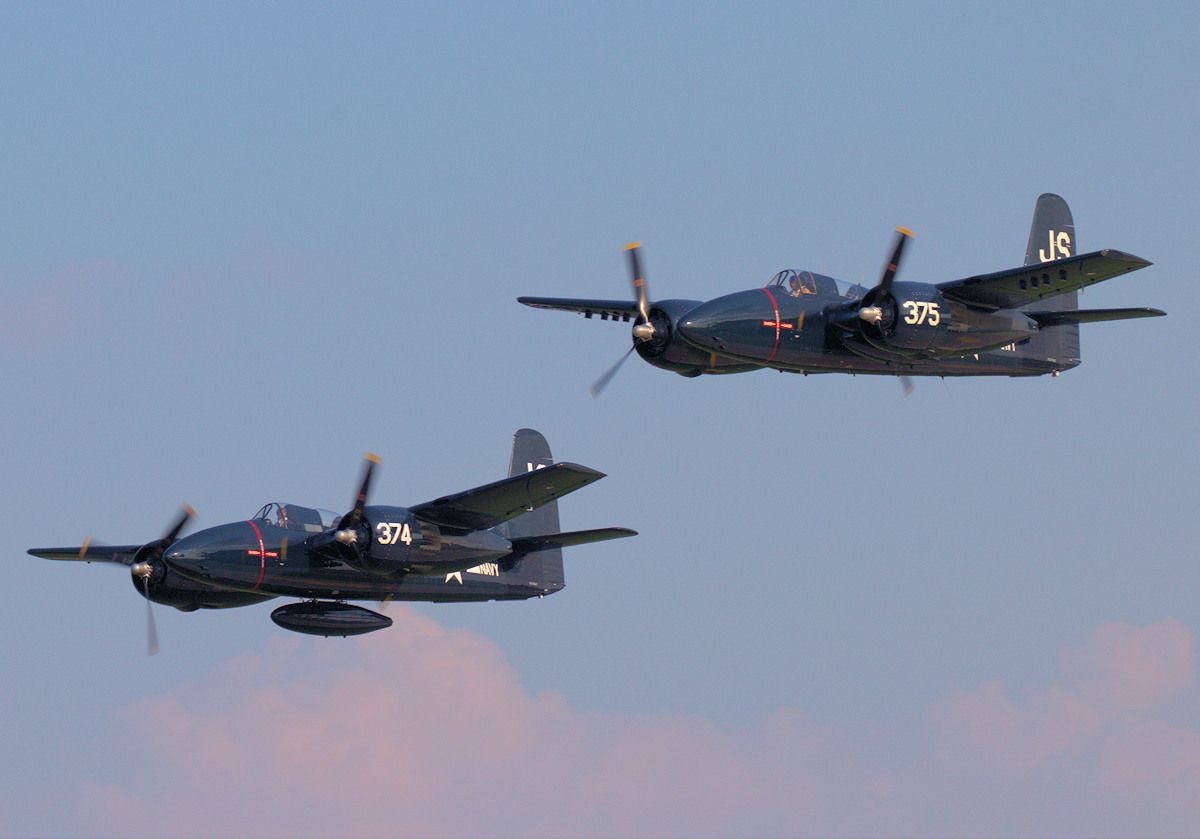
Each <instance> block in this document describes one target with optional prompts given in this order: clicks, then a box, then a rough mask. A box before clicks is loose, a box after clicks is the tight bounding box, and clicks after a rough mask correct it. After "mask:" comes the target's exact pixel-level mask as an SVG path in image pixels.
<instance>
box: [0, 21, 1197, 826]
mask: <svg viewBox="0 0 1200 839" xmlns="http://www.w3.org/2000/svg"><path fill="white" fill-rule="evenodd" d="M1197 36H1200V12H1198V11H1197V10H1196V9H1195V7H1194V6H1189V5H1184V4H1167V3H1164V4H1155V5H1151V6H1145V5H1138V6H1133V5H1116V4H1055V5H1051V6H1046V5H1044V4H1036V5H1035V4H1003V5H997V4H925V3H917V4H903V5H901V4H888V5H884V4H829V5H810V4H803V5H802V4H766V3H763V4H751V5H745V4H715V3H714V4H674V3H651V4H621V3H604V4H570V5H564V4H454V5H445V4H427V5H418V4H371V3H363V4H356V5H332V4H331V5H319V4H303V3H298V4H287V5H274V4H270V5H268V4H254V5H249V4H232V3H230V4H219V3H211V4H195V5H181V4H161V3H144V4H143V3H127V4H121V5H120V6H119V7H116V8H113V7H106V6H102V5H96V4H74V3H64V4H53V5H51V4H26V5H15V4H14V5H6V6H3V7H2V8H0V74H2V77H3V78H4V79H5V80H6V82H5V84H4V85H3V86H0V117H2V118H0V254H2V257H0V300H3V305H0V365H2V368H3V370H4V378H5V381H6V383H7V386H6V389H5V392H6V398H5V399H4V400H3V401H2V402H0V406H2V407H0V433H2V434H3V439H5V440H7V441H8V445H6V446H4V447H3V449H0V475H3V476H4V480H3V482H2V483H0V508H2V509H3V510H4V511H5V513H6V518H7V521H8V525H7V526H6V527H4V528H2V529H0V548H2V554H3V557H4V559H3V561H4V563H5V566H4V570H5V580H6V583H7V586H6V590H7V596H6V598H5V604H6V609H5V610H4V613H5V614H4V617H3V618H0V626H2V627H4V630H5V632H4V637H5V639H6V640H4V641H2V642H0V673H2V674H3V675H4V678H3V680H2V681H0V753H2V754H3V755H4V760H3V761H0V835H5V836H10V835H11V836H31V837H33V836H63V835H79V836H214V835H223V836H254V837H272V836H304V835H314V836H325V835H330V834H338V835H347V836H397V837H400V836H479V835H494V836H562V835H577V836H669V835H678V836H684V835H687V836H702V835H719V836H764V835H780V836H811V835H856V836H860V835H866V836H983V835H1019V836H1044V835H1093V836H1122V835H1131V834H1138V835H1161V836H1172V835H1175V836H1186V835H1189V834H1191V833H1193V832H1194V829H1195V825H1196V823H1197V822H1198V821H1200V712H1198V711H1197V709H1198V708H1200V701H1198V700H1200V682H1198V677H1197V652H1196V636H1197V632H1198V631H1200V611H1198V609H1197V606H1196V602H1197V589H1198V586H1200V571H1198V570H1197V567H1196V552H1195V529H1194V527H1193V526H1192V525H1193V523H1194V520H1195V510H1196V508H1197V502H1198V501H1200V496H1198V492H1197V489H1196V482H1195V478H1194V476H1195V475H1196V473H1197V471H1198V468H1200V457H1198V455H1197V447H1196V443H1195V427H1196V426H1195V417H1196V409H1197V407H1198V402H1200V398H1198V397H1200V393H1198V390H1197V386H1196V375H1195V372H1194V370H1193V369H1192V364H1191V359H1192V357H1193V352H1192V344H1193V341H1192V334H1191V330H1190V329H1189V326H1190V320H1191V319H1190V312H1189V303H1190V295H1186V294H1184V291H1185V290H1187V289H1189V288H1192V287H1193V286H1194V285H1195V284H1196V283H1197V282H1198V281H1200V277H1198V276H1197V269H1196V262H1195V258H1194V255H1193V254H1192V253H1191V251H1190V249H1191V247H1192V245H1193V243H1194V241H1195V231H1196V230H1197V229H1200V209H1198V205H1197V198H1196V196H1197V195H1200V165H1198V164H1200V160H1198V157H1197V152H1196V146H1195V136H1196V131H1197V128H1198V127H1200V105H1198V104H1197V99H1196V96H1195V95H1194V94H1195V90H1196V88H1197V84H1198V83H1200V59H1197V57H1196V53H1195V49H1194V44H1195V42H1196V39H1197ZM1042 192H1057V193H1059V194H1061V195H1063V196H1064V197H1065V198H1066V199H1067V201H1068V202H1069V203H1070V205H1071V208H1072V210H1073V212H1074V217H1075V223H1076V229H1077V236H1078V237H1079V242H1078V246H1079V247H1082V248H1083V249H1084V250H1085V251H1086V250H1094V249H1098V248H1101V247H1112V248H1119V249H1121V250H1125V251H1129V252H1132V253H1134V254H1137V255H1139V256H1142V257H1144V258H1146V259H1149V260H1151V261H1152V262H1154V265H1153V267H1150V268H1148V269H1146V270H1143V271H1139V272H1137V273H1136V274H1133V275H1130V276H1128V277H1124V278H1120V279H1117V280H1114V281H1111V282H1108V283H1104V284H1101V285H1098V286H1095V287H1093V288H1090V289H1088V291H1087V292H1086V294H1085V295H1084V296H1083V299H1082V300H1081V305H1083V306H1085V307H1096V308H1102V307H1124V306H1157V307H1160V308H1163V309H1165V310H1166V311H1167V312H1168V313H1169V316H1168V317H1167V318H1165V319H1159V320H1153V321H1130V322H1119V323H1109V324H1097V325H1091V326H1086V327H1084V331H1083V336H1082V346H1083V364H1082V365H1081V366H1080V367H1078V368H1076V369H1074V370H1072V371H1069V372H1067V373H1065V374H1064V375H1063V376H1061V377H1060V378H1057V379H1051V378H1049V377H1044V378H1038V379H1032V380H1019V379H1014V380H1010V379H975V380H970V379H966V380H947V381H942V380H939V379H921V380H918V387H917V389H916V391H915V392H914V393H912V394H911V395H909V396H905V395H904V392H903V390H902V389H901V387H900V386H899V385H898V384H897V382H896V381H894V380H892V379H889V378H883V377H852V376H842V375H833V376H813V377H797V376H791V375H782V374H777V373H774V372H769V371H761V372H756V373H749V374H744V375H738V376H729V377H703V378H701V379H695V380H688V379H683V378H681V377H679V376H676V375H674V374H671V373H668V372H665V371H661V370H657V369H654V368H652V367H650V366H648V365H646V364H643V363H641V362H640V361H638V360H631V361H630V362H629V363H628V364H627V365H626V366H625V368H624V369H623V370H622V371H621V373H620V375H619V376H618V377H617V378H616V379H615V380H614V381H613V383H612V384H611V385H610V386H609V388H608V389H607V390H606V391H605V393H604V395H603V396H602V398H600V399H598V400H593V399H592V398H591V397H590V396H589V395H588V390H587V388H588V385H589V384H590V383H591V382H592V381H594V380H595V379H596V378H597V377H599V376H600V375H601V373H603V371H604V370H605V369H606V368H607V367H608V366H609V365H611V364H612V363H613V362H614V361H616V360H617V358H618V357H619V356H620V355H621V353H623V352H624V351H625V350H626V349H627V348H628V346H629V341H630V337H629V334H628V331H627V330H628V326H621V325H616V324H612V323H607V322H600V321H598V320H590V321H585V320H583V319H582V318H580V317H578V316H575V315H569V314H566V313H558V312H545V311H536V310H533V309H528V308H526V307H522V306H520V305H518V304H517V303H516V302H515V298H516V297H517V296H519V295H522V294H532V295H555V296H577V297H602V298H620V297H623V296H625V295H626V294H628V293H629V291H628V279H627V276H626V266H625V262H624V255H623V253H622V247H623V246H624V244H625V243H627V242H629V241H631V240H635V239H636V240H639V241H641V242H643V244H644V250H643V263H644V267H645V269H646V272H647V276H648V281H649V289H650V295H651V297H652V298H654V297H663V298H665V297H686V298H693V299H707V298H709V297H713V296H717V295H719V294H722V293H726V292H730V291H735V290H740V289H745V288H753V287H756V286H758V285H761V284H763V283H765V282H766V281H767V280H768V279H769V278H770V277H771V276H772V275H773V274H774V273H775V272H776V271H778V270H780V269H782V268H798V269H805V268H807V269H810V270H817V271H823V272H825V273H828V274H831V275H833V276H836V277H839V278H844V279H847V280H850V281H861V282H864V283H866V284H868V285H869V284H871V283H873V281H874V280H875V278H876V277H877V276H878V275H879V272H880V270H881V267H882V265H883V262H884V260H885V259H886V257H887V250H888V248H889V245H890V243H891V237H892V235H893V233H892V231H893V228H895V227H896V226H904V227H907V228H909V229H911V230H913V231H914V232H915V233H916V238H915V240H914V241H913V242H912V243H911V246H910V248H909V250H908V252H907V254H906V262H905V265H904V266H903V269H902V270H903V274H904V278H905V279H909V280H925V281H929V282H940V281H944V280H950V279H955V278H959V277H964V276H969V275H971V274H975V273H980V272H986V271H993V270H1000V269H1003V268H1008V267H1013V266H1015V265H1017V264H1019V263H1020V262H1021V261H1022V258H1023V255H1024V249H1025V243H1026V239H1027V237H1028V229H1029V223H1030V219H1031V215H1032V211H1033V205H1034V201H1035V200H1036V198H1037V196H1038V194H1039V193H1042ZM520 427H533V428H537V429H539V430H541V431H542V432H543V433H544V434H545V435H546V436H547V438H548V439H549V441H550V444H551V447H552V450H553V452H554V454H555V456H556V457H558V458H560V459H563V460H571V461H575V462H579V463H583V464H586V465H588V466H591V467H594V468H597V469H600V470H602V471H604V472H606V473H608V477H607V478H606V479H605V480H603V481H600V482H599V483H597V484H595V485H593V486H590V487H588V488H587V489H586V490H585V491H583V492H580V493H578V494H575V495H572V496H571V497H570V498H568V499H565V500H564V501H563V502H562V503H561V504H560V510H561V516H562V523H563V526H564V528H567V529H577V528H586V527H602V526H611V525H619V526H626V527H632V528H635V529H636V530H638V531H639V533H640V535H639V536H638V537H637V538H636V539H629V540H622V541H617V542H609V543H604V544H598V545H591V546H583V547H579V548H576V549H572V550H570V551H569V552H567V555H566V563H567V564H566V576H567V587H566V589H565V590H564V591H562V592H561V593H559V594H556V595H554V596H553V597H549V598H545V599H543V600H534V601H527V602H520V603H501V604H495V603H493V604H457V605H433V604H415V605H411V606H410V605H400V604H396V605H393V606H392V607H391V608H390V609H389V612H388V614H389V615H390V616H391V617H392V618H393V619H394V620H395V625H394V626H393V627H392V628H391V629H389V630H387V631H386V632H380V633H376V634H373V635H370V636H365V637H362V638H357V639H320V638H309V637H304V636H298V635H294V634H291V633H287V632H285V631H284V630H282V629H280V628H278V627H276V626H275V625H274V624H273V623H272V622H271V621H270V620H269V613H270V610H271V609H272V608H273V607H274V606H275V605H278V603H267V604H261V605H258V606H253V607H247V608H243V609H235V610H228V611H219V612H204V611H202V612H196V613H192V614H184V613H180V612H177V611H175V610H172V609H169V608H163V607H159V608H157V611H156V616H157V620H158V630H159V638H160V642H161V646H162V651H161V653H160V654H159V655H157V656H154V657H147V656H146V655H145V609H144V601H143V600H142V599H141V598H140V597H139V596H138V594H137V593H136V592H135V591H134V589H133V586H132V584H131V581H130V580H129V578H128V575H127V572H126V571H125V570H124V569H119V568H112V567H104V566H78V565H73V564H68V563H51V562H45V561H40V560H37V559H35V558H33V557H30V556H28V555H26V554H25V550H26V549H27V548H29V547H33V546H41V545H60V544H78V543H80V542H81V541H82V540H83V539H84V538H85V537H93V538H96V539H99V540H105V541H108V542H110V543H132V542H139V541H149V540H152V539H154V538H157V537H158V536H159V535H161V533H162V531H163V530H164V529H165V528H166V527H167V526H168V524H169V523H170V521H171V519H172V517H173V516H174V515H175V514H176V512H177V510H178V507H179V505H180V504H181V503H183V502H188V503H190V504H192V505H194V506H195V507H196V508H197V510H198V512H199V518H198V520H197V522H196V526H209V525H213V524H217V523H220V522H225V521H232V520H237V519H240V518H245V517H247V516H249V515H250V514H251V513H252V512H253V511H254V510H256V509H258V508H259V507H260V506H261V505H262V504H263V503H265V502H267V501H272V500H280V501H293V502H296V503H302V504H306V505H310V506H320V507H327V508H333V509H344V508H346V507H348V506H349V505H350V503H351V501H352V496H353V493H354V491H355V482H356V479H357V476H358V474H359V469H360V463H361V456H362V453H363V452H365V451H373V452H377V453H379V455H381V456H382V458H383V463H382V466H381V468H380V471H379V472H378V473H377V480H376V483H375V486H374V488H373V499H374V500H378V501H379V502H380V503H389V504H397V505H410V504H416V503H420V502H422V501H426V500H429V499H431V498H435V497H437V496H439V495H442V494H445V493H447V492H451V491H455V490H459V489H464V488H467V487H470V486H475V485H477V484H481V483H486V482H488V481H491V480H494V479H496V478H498V477H501V476H502V475H503V474H504V470H505V468H506V467H507V462H508V454H509V447H510V445H511V436H512V433H513V431H514V430H516V429H517V428H520Z"/></svg>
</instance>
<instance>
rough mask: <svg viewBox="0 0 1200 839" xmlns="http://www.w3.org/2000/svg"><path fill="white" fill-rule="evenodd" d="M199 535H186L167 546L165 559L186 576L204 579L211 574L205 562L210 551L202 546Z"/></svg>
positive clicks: (173, 568)
mask: <svg viewBox="0 0 1200 839" xmlns="http://www.w3.org/2000/svg"><path fill="white" fill-rule="evenodd" d="M197 535H199V534H193V535H191V536H185V537H183V538H182V539H180V540H179V541H178V542H176V543H175V544H173V545H171V546H170V547H169V548H167V551H166V553H164V554H163V561H164V562H166V563H167V566H168V567H169V568H171V570H173V571H176V572H178V573H179V574H181V575H183V576H184V577H188V578H190V579H193V580H200V581H204V580H206V579H207V578H209V577H210V576H211V573H210V571H209V569H208V567H207V566H206V564H205V559H207V557H208V552H207V551H206V550H204V549H203V548H202V545H203V540H199V539H197V538H196V536H197Z"/></svg>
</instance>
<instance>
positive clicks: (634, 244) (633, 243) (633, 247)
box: [625, 242, 642, 251]
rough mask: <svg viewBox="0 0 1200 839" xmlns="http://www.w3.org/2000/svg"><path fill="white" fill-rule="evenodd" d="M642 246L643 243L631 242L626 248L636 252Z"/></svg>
mask: <svg viewBox="0 0 1200 839" xmlns="http://www.w3.org/2000/svg"><path fill="white" fill-rule="evenodd" d="M641 246H642V243H641V242H630V243H629V244H628V245H626V246H625V250H627V251H632V250H636V249H637V248H640V247H641Z"/></svg>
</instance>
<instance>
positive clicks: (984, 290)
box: [938, 249, 1157, 311]
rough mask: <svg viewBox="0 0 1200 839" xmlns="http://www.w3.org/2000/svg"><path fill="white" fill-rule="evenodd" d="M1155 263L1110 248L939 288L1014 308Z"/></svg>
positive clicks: (971, 301)
mask: <svg viewBox="0 0 1200 839" xmlns="http://www.w3.org/2000/svg"><path fill="white" fill-rule="evenodd" d="M1151 264H1152V263H1151V262H1149V261H1148V260H1145V259H1142V258H1141V257H1139V256H1134V255H1133V254H1130V253H1125V252H1123V251H1118V250H1111V249H1110V250H1102V251H1096V252H1094V253H1085V254H1081V255H1080V256H1071V257H1067V258H1066V259H1059V260H1055V261H1054V262H1043V263H1041V264H1036V265H1023V266H1021V267H1020V268H1010V269H1009V270H1007V271H997V272H995V273H993V274H980V275H978V276H974V277H967V278H965V279H962V280H951V281H950V282H946V283H938V289H939V290H940V291H941V292H942V294H944V295H946V297H949V298H950V299H951V300H957V301H958V302H960V303H965V304H967V305H968V306H981V307H984V308H989V309H1013V308H1017V307H1019V306H1025V305H1027V304H1029V303H1036V302H1037V301H1039V300H1043V299H1045V298H1048V297H1055V296H1057V295H1059V294H1066V293H1068V292H1071V291H1078V290H1079V289H1081V288H1085V287H1086V286H1090V285H1093V284H1095V283H1099V282H1103V281H1104V280H1110V279H1112V278H1113V277H1119V276H1121V275H1122V274H1128V273H1129V272H1131V271H1137V270H1138V269H1140V268H1145V267H1146V266H1147V265H1151ZM1155 311H1157V310H1155Z"/></svg>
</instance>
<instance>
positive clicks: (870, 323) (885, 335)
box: [858, 282, 954, 354]
mask: <svg viewBox="0 0 1200 839" xmlns="http://www.w3.org/2000/svg"><path fill="white" fill-rule="evenodd" d="M858 320H859V323H860V324H861V326H860V327H859V332H860V334H861V335H862V337H863V338H864V339H865V340H866V341H867V342H868V343H870V344H871V345H873V346H875V347H877V348H879V349H883V350H888V351H891V352H899V353H900V354H909V353H912V354H922V353H925V352H927V351H929V350H936V349H938V348H939V347H940V346H942V345H945V344H948V343H949V342H948V341H947V340H946V336H947V335H948V334H949V332H950V327H951V324H952V323H953V320H954V313H953V308H952V307H951V305H950V303H949V301H947V300H946V298H945V297H944V296H943V295H942V293H941V292H940V291H938V289H937V286H932V285H929V284H927V283H905V282H897V283H893V284H892V287H891V289H890V291H881V290H880V289H878V288H876V289H873V290H872V291H871V292H870V293H869V294H868V295H867V296H866V297H865V298H863V301H862V305H861V307H860V308H859V311H858Z"/></svg>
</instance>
